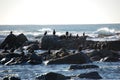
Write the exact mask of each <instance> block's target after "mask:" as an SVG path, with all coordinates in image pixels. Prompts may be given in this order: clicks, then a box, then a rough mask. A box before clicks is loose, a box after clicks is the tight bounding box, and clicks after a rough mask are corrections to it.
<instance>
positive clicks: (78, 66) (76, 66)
mask: <svg viewBox="0 0 120 80" xmlns="http://www.w3.org/2000/svg"><path fill="white" fill-rule="evenodd" d="M89 68H99V66H97V65H71V66H70V68H69V69H70V70H71V69H72V70H76V69H89Z"/></svg>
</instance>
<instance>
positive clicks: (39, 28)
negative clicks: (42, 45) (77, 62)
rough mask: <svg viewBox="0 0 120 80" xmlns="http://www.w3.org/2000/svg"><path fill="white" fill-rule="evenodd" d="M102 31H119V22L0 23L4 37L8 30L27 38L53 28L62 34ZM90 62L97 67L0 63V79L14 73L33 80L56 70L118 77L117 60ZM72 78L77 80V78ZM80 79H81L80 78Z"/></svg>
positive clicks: (0, 30)
mask: <svg viewBox="0 0 120 80" xmlns="http://www.w3.org/2000/svg"><path fill="white" fill-rule="evenodd" d="M105 28H107V30H103V31H102V32H103V33H105V34H106V32H108V33H113V34H114V33H116V32H120V24H96V25H95V24H94V25H0V38H5V37H6V36H7V35H8V34H9V32H10V31H13V33H14V34H16V35H18V34H20V33H24V34H25V35H26V36H27V37H28V38H33V39H34V37H36V36H39V35H43V34H44V32H45V31H47V32H48V34H52V31H53V29H55V30H56V34H58V35H62V34H65V32H66V31H69V33H72V34H73V35H76V34H79V35H82V33H83V32H85V33H86V34H88V35H91V36H94V35H96V34H98V33H95V32H97V31H99V30H101V29H105ZM110 38H113V39H114V38H120V37H119V35H118V36H116V35H114V36H112V37H110ZM92 64H95V65H98V66H99V67H100V68H98V69H83V70H68V68H69V66H70V65H44V64H41V65H12V66H4V65H0V79H1V78H2V77H4V76H6V75H16V76H19V77H20V78H21V79H22V80H34V79H35V77H36V76H38V75H41V74H44V73H47V72H57V73H61V74H63V75H66V76H72V75H78V74H81V73H87V72H91V71H97V72H98V73H99V74H100V75H101V76H102V77H103V79H112V80H113V79H114V80H116V79H120V63H119V62H112V63H110V62H108V63H105V62H94V63H92ZM73 80H79V79H78V78H76V79H73ZM80 80H81V79H80Z"/></svg>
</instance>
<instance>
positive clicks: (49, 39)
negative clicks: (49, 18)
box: [41, 35, 61, 49]
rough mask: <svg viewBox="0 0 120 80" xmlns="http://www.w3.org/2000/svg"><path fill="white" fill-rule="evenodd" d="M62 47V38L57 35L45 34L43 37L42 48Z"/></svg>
mask: <svg viewBox="0 0 120 80" xmlns="http://www.w3.org/2000/svg"><path fill="white" fill-rule="evenodd" d="M59 47H61V45H60V38H59V37H58V36H56V35H45V36H43V37H42V38H41V49H57V48H59Z"/></svg>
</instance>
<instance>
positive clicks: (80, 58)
mask: <svg viewBox="0 0 120 80" xmlns="http://www.w3.org/2000/svg"><path fill="white" fill-rule="evenodd" d="M84 63H87V60H86V58H85V56H84V54H81V53H76V54H71V55H68V56H64V57H62V58H58V59H53V60H50V61H49V62H48V63H47V64H84Z"/></svg>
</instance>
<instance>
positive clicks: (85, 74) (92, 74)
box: [78, 72, 102, 79]
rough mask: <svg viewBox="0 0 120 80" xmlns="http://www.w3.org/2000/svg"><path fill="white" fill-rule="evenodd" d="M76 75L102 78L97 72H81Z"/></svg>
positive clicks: (87, 77)
mask: <svg viewBox="0 0 120 80" xmlns="http://www.w3.org/2000/svg"><path fill="white" fill-rule="evenodd" d="M78 77H79V78H86V79H102V77H101V76H100V75H99V74H98V72H90V73H83V74H80V75H78Z"/></svg>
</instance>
